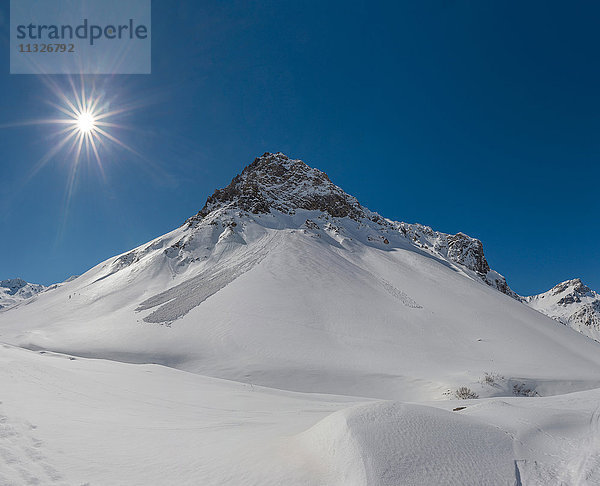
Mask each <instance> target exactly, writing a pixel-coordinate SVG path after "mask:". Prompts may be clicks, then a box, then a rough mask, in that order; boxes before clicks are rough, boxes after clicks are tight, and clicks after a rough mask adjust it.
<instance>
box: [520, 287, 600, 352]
mask: <svg viewBox="0 0 600 486" xmlns="http://www.w3.org/2000/svg"><path fill="white" fill-rule="evenodd" d="M525 301H526V303H527V304H528V305H530V306H531V307H533V308H534V309H536V310H538V311H540V312H542V313H543V314H546V315H547V316H549V317H552V318H553V319H556V320H557V321H559V322H561V323H563V324H564V325H566V326H569V327H572V328H573V329H575V330H576V331H579V332H581V333H582V334H585V335H586V336H589V337H591V338H592V339H595V340H597V341H600V294H598V293H597V292H595V291H593V290H592V289H590V288H589V287H588V286H586V285H584V283H583V282H582V281H581V279H578V278H576V279H573V280H567V281H565V282H561V283H559V284H558V285H556V286H555V287H553V288H552V289H550V290H549V291H548V292H544V293H542V294H539V295H533V296H531V297H526V298H525Z"/></svg>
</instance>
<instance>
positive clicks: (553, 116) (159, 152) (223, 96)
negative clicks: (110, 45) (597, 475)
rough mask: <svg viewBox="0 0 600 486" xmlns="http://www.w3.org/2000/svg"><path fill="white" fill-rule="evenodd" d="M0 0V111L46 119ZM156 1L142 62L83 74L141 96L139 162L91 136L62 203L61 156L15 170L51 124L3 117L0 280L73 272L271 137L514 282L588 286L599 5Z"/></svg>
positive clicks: (169, 224)
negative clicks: (139, 68)
mask: <svg viewBox="0 0 600 486" xmlns="http://www.w3.org/2000/svg"><path fill="white" fill-rule="evenodd" d="M8 3H9V2H8V1H7V0H2V3H1V8H0V34H1V41H0V43H1V46H0V47H1V48H0V65H3V66H4V69H3V70H2V74H0V93H1V94H0V100H1V105H0V107H1V108H0V124H8V123H13V122H19V121H24V120H29V119H34V118H40V117H47V116H52V115H53V108H51V107H50V106H48V105H47V104H46V103H45V101H47V100H49V99H52V94H51V93H50V92H49V90H48V89H47V87H46V86H45V85H44V83H43V82H42V80H41V79H40V78H38V77H36V76H11V75H9V74H8V70H9V58H8V18H9V10H8ZM152 3H153V12H152V17H153V25H152V33H153V67H152V69H153V74H152V75H150V76H115V77H112V78H111V77H100V78H98V79H96V80H95V81H96V82H97V83H98V84H99V85H101V86H103V88H104V89H105V91H106V93H107V96H109V97H111V98H114V102H113V106H114V107H115V108H117V107H118V106H119V104H122V103H130V102H132V101H135V102H136V103H139V105H140V108H139V109H137V110H136V111H135V112H133V113H131V114H130V115H129V116H127V117H126V119H125V120H124V122H126V123H127V124H128V125H130V126H132V127H133V128H134V129H133V130H130V131H126V132H125V131H122V132H120V133H119V136H120V137H121V138H123V139H124V140H125V141H126V142H127V143H129V144H130V145H132V146H134V147H135V148H136V149H138V150H139V151H140V152H141V153H142V154H143V155H144V159H140V158H136V157H135V156H133V155H131V154H130V153H128V152H126V151H124V150H117V149H115V148H114V147H113V148H112V149H110V150H107V151H105V152H104V154H103V160H104V163H105V172H106V180H103V179H102V177H101V176H100V173H99V171H98V170H97V169H96V168H95V167H94V166H93V164H92V165H90V166H84V167H83V168H82V170H81V171H80V173H79V176H78V179H77V185H76V187H75V191H74V193H73V195H72V198H71V201H70V205H69V206H68V212H66V211H65V188H66V183H67V177H68V172H69V160H68V159H66V158H65V157H57V158H55V159H53V160H52V161H51V162H50V163H48V164H47V165H46V166H45V167H44V169H43V170H41V171H40V172H38V173H37V174H36V175H35V176H34V177H33V178H30V179H28V176H29V174H30V173H31V170H32V167H33V166H34V165H35V164H36V162H37V161H39V160H40V158H42V157H43V155H44V153H46V152H47V150H48V149H49V147H50V142H51V141H50V140H48V133H49V127H14V128H2V129H0V150H1V152H0V153H1V157H0V278H8V277H16V276H20V277H23V278H25V279H26V280H29V281H33V282H40V283H44V284H50V283H53V282H56V281H61V280H63V279H65V278H67V277H69V276H70V275H72V274H80V273H82V272H84V271H85V270H87V269H89V268H90V267H92V266H93V265H95V264H97V263H99V262H100V261H102V260H104V259H106V258H108V257H110V256H113V255H115V254H117V253H120V252H123V251H126V250H128V249H130V248H132V247H134V246H137V245H139V244H142V243H144V242H146V241H148V240H150V239H151V238H154V237H156V236H159V235H161V234H163V233H166V232H167V231H169V230H171V229H173V228H175V227H177V226H178V225H180V224H181V223H182V222H183V221H184V220H185V219H186V218H187V217H189V216H191V215H193V214H195V213H196V212H197V211H198V210H199V209H200V208H201V207H202V206H203V204H204V201H205V199H206V197H207V196H208V195H209V194H211V193H212V192H213V190H214V189H215V188H217V187H222V186H224V185H226V184H227V183H228V182H229V181H230V180H231V178H232V177H233V176H234V175H235V174H237V173H238V172H239V171H240V170H241V169H242V168H243V167H244V166H245V165H246V164H248V163H250V162H251V161H252V160H253V159H254V157H256V156H258V155H260V154H262V153H263V152H266V151H282V152H285V153H286V154H288V155H289V156H291V157H294V158H301V159H303V160H304V161H306V162H307V163H308V164H309V165H312V166H315V167H318V168H320V169H321V170H324V171H325V172H327V173H328V174H329V175H330V177H331V179H332V180H333V181H334V182H335V183H337V184H338V185H340V186H341V187H343V188H344V189H345V190H346V191H347V192H349V193H351V194H353V195H355V196H356V197H357V198H358V199H359V201H361V203H363V204H364V205H366V206H367V207H369V208H370V209H372V210H375V211H378V212H379V213H381V214H382V215H384V216H386V217H389V218H392V219H395V220H402V221H407V222H420V223H423V224H427V225H429V226H432V227H433V228H434V229H437V230H440V231H445V232H449V233H455V232H458V231H463V232H466V233H468V234H469V235H471V236H475V237H477V238H480V239H481V240H482V241H483V243H484V247H485V250H486V255H487V257H488V260H489V262H490V264H491V266H492V267H493V268H495V269H496V270H498V271H499V272H501V273H503V274H504V275H505V276H506V277H507V279H508V282H509V284H510V285H511V286H512V287H513V288H514V289H515V290H516V291H517V292H519V293H522V294H530V293H537V292H541V291H545V290H547V289H548V288H550V287H552V286H553V285H554V284H556V283H557V282H559V281H561V280H564V279H567V278H573V277H581V278H582V279H583V280H584V281H585V282H587V283H588V285H590V286H592V287H595V288H596V289H598V290H600V263H599V262H600V251H599V245H598V239H599V238H600V227H599V225H598V214H599V210H600V204H599V200H598V187H599V176H600V169H599V164H598V155H599V151H600V143H599V142H600V138H599V134H600V90H599V86H600V79H599V78H600V63H599V51H600V42H599V37H598V32H599V28H600V4H598V3H597V2H591V1H590V2H548V1H529V2H517V1H509V2H476V1H470V2H466V1H451V0H445V1H423V2H421V1H418V2H417V1H410V2H408V1H406V2H397V1H389V2H381V1H379V2H378V1H375V2H373V1H371V2H366V1H365V2H348V1H344V2H338V1H281V0H278V1H260V2H257V1H248V0H243V1H227V2H222V1H198V0H180V1H177V2H174V1H166V0H162V1H161V0H156V1H153V2H152ZM54 81H56V82H58V83H63V85H64V83H65V79H64V78H62V77H54ZM88 81H90V80H88Z"/></svg>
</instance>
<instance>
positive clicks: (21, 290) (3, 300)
mask: <svg viewBox="0 0 600 486" xmlns="http://www.w3.org/2000/svg"><path fill="white" fill-rule="evenodd" d="M44 290H46V287H44V286H43V285H40V284H32V283H28V282H26V281H25V280H23V279H21V278H13V279H9V280H0V309H5V308H8V307H12V306H13V305H15V304H18V303H19V302H22V301H24V300H27V299H30V298H32V297H34V296H35V295H37V294H39V293H40V292H43V291H44Z"/></svg>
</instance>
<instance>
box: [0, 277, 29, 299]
mask: <svg viewBox="0 0 600 486" xmlns="http://www.w3.org/2000/svg"><path fill="white" fill-rule="evenodd" d="M26 285H27V282H26V281H25V280H23V279H22V278H11V279H7V280H1V281H0V287H2V288H5V289H8V290H7V291H6V293H7V294H9V295H14V294H16V293H17V292H18V291H19V290H21V289H22V288H23V287H25V286H26Z"/></svg>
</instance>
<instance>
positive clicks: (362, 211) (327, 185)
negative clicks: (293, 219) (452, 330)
mask: <svg viewBox="0 0 600 486" xmlns="http://www.w3.org/2000/svg"><path fill="white" fill-rule="evenodd" d="M228 210H235V211H238V212H242V213H246V214H255V215H256V214H258V215H260V214H268V213H270V212H272V211H279V212H281V213H284V214H291V215H293V214H295V213H296V212H297V211H298V210H310V211H320V212H322V213H323V214H324V215H325V216H327V217H328V218H334V219H335V218H349V219H351V220H353V221H355V222H357V223H358V224H359V225H362V226H364V227H370V228H376V229H377V230H379V232H380V234H379V235H378V236H373V235H369V236H368V237H367V239H368V241H373V242H375V241H378V242H382V243H383V244H384V245H390V240H389V238H388V236H387V235H388V233H389V232H393V233H394V232H399V233H400V234H401V235H402V236H403V237H405V238H408V239H409V240H410V241H411V242H412V244H413V245H415V246H417V247H420V248H423V249H425V250H427V251H431V252H434V253H437V254H439V255H440V256H442V257H443V258H446V259H448V260H450V261H451V262H454V263H457V264H458V265H461V266H463V267H465V268H467V269H469V270H471V271H473V272H475V274H476V275H477V276H478V277H479V278H481V279H482V280H483V281H484V282H485V283H487V284H488V285H490V286H492V287H494V288H496V289H498V290H499V291H501V292H503V293H505V294H507V295H509V296H511V297H513V298H515V299H518V300H520V297H519V296H518V295H517V294H516V293H515V292H513V291H512V290H511V289H510V287H509V286H508V284H507V283H506V280H505V279H504V277H503V276H502V275H500V274H499V273H497V272H495V271H493V270H491V269H490V267H489V265H488V262H487V260H486V258H485V255H484V252H483V245H482V244H481V242H480V241H479V240H477V239H475V238H471V237H469V236H467V235H465V234H463V233H458V234H456V235H448V234H445V233H439V232H437V231H433V230H432V229H431V228H429V227H427V226H423V225H420V224H408V223H397V222H393V221H390V220H387V219H385V218H383V217H381V216H380V215H379V214H377V213H374V212H372V211H370V210H368V209H367V208H365V207H363V206H361V205H360V203H359V202H358V201H357V200H356V198H354V197H353V196H351V195H349V194H347V193H346V192H344V191H343V190H342V189H341V188H339V187H338V186H336V185H335V184H334V183H333V182H331V180H330V179H329V177H328V176H327V174H325V173H324V172H321V171H320V170H317V169H313V168H311V167H309V166H308V165H306V164H305V163H304V162H302V161H301V160H293V159H290V158H289V157H287V156H286V155H284V154H282V153H275V154H272V153H265V154H263V155H262V156H261V157H258V158H256V159H255V160H254V162H252V163H251V164H250V165H248V166H247V167H246V168H245V169H244V170H243V171H242V173H241V174H239V175H237V176H236V177H234V178H233V180H232V181H231V183H230V184H229V185H228V186H227V187H225V188H223V189H217V190H216V191H215V192H214V194H213V195H212V196H210V197H209V198H208V199H207V201H206V204H205V205H204V207H203V208H202V210H201V211H200V212H199V213H198V214H197V215H196V216H194V217H192V218H190V219H188V220H187V221H186V224H187V225H188V227H195V226H197V225H198V224H200V222H202V221H204V220H205V219H206V218H207V217H208V216H209V215H214V214H215V212H216V211H228ZM211 218H212V216H211ZM211 218H208V219H211ZM211 224H216V221H212V222H211ZM222 224H224V223H223V222H222ZM302 226H303V227H304V228H308V229H313V230H315V229H318V228H319V225H318V224H317V223H316V222H314V221H312V220H307V221H306V222H305V223H304V224H303V225H302ZM325 226H326V227H335V224H333V223H329V226H327V225H325ZM181 245H183V246H185V245H186V243H185V242H182V243H181ZM180 250H181V246H180V247H178V248H174V249H173V253H180Z"/></svg>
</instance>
